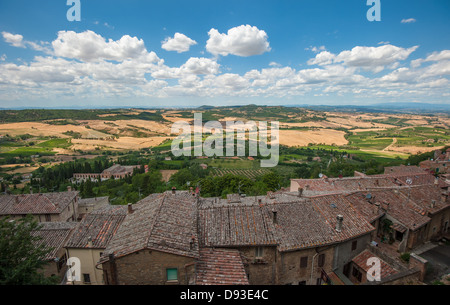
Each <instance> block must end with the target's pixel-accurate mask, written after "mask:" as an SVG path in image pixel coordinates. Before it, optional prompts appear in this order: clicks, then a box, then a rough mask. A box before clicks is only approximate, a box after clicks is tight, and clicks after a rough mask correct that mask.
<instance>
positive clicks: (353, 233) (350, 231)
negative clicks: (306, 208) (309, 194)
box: [311, 195, 374, 242]
mask: <svg viewBox="0 0 450 305" xmlns="http://www.w3.org/2000/svg"><path fill="white" fill-rule="evenodd" d="M311 202H312V204H313V205H314V207H315V208H316V209H317V210H318V211H319V212H320V213H321V215H322V216H323V217H324V218H325V220H326V223H327V225H328V226H329V227H330V228H331V229H333V230H334V229H335V228H336V225H337V216H338V215H341V216H343V217H344V221H343V223H342V231H341V232H339V233H337V232H336V231H335V230H334V232H333V233H334V234H335V237H334V239H335V240H336V241H339V242H340V241H344V240H348V239H352V238H355V237H357V236H361V235H365V234H368V233H370V232H372V231H374V227H373V226H372V225H371V224H370V223H369V222H368V221H367V220H366V219H365V218H364V217H363V216H362V215H360V214H359V213H358V212H357V210H356V209H354V208H353V206H352V205H351V203H350V202H349V201H348V200H346V199H345V197H344V196H343V195H333V196H319V197H314V198H311Z"/></svg>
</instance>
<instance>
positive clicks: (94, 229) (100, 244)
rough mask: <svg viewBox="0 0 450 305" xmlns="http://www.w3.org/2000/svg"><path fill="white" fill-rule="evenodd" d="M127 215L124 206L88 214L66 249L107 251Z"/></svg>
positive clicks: (111, 207)
mask: <svg viewBox="0 0 450 305" xmlns="http://www.w3.org/2000/svg"><path fill="white" fill-rule="evenodd" d="M126 214H127V207H124V206H105V207H102V208H100V209H98V210H97V211H94V212H91V213H89V214H87V215H86V216H85V217H84V218H83V220H82V221H81V222H80V223H79V224H78V225H77V227H76V228H75V231H74V233H73V235H72V237H71V238H70V239H69V240H68V241H67V243H66V245H65V247H66V248H77V249H83V248H94V249H105V248H106V246H107V245H108V243H109V242H110V241H111V239H112V238H113V236H114V235H115V234H116V232H117V230H118V229H119V227H120V225H121V223H122V221H123V220H124V219H125V216H126ZM90 242H92V245H90Z"/></svg>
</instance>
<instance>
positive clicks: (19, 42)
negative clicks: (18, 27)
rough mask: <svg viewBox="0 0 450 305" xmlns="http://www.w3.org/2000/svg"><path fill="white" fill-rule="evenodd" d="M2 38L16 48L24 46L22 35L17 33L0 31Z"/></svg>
mask: <svg viewBox="0 0 450 305" xmlns="http://www.w3.org/2000/svg"><path fill="white" fill-rule="evenodd" d="M2 35H3V39H4V40H5V41H6V42H7V43H9V44H10V45H12V46H13V47H16V48H25V44H24V42H23V36H22V35H19V34H16V35H15V34H11V33H8V32H2Z"/></svg>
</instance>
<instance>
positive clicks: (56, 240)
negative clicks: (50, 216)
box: [33, 222, 77, 260]
mask: <svg viewBox="0 0 450 305" xmlns="http://www.w3.org/2000/svg"><path fill="white" fill-rule="evenodd" d="M39 225H40V227H41V228H40V229H39V230H37V231H34V232H33V235H35V236H39V237H41V238H42V240H41V241H40V242H39V243H40V244H42V243H43V244H44V245H45V246H46V247H48V248H50V249H51V251H50V253H48V254H47V256H46V257H45V260H53V259H55V258H59V257H57V253H58V251H59V250H60V249H61V248H62V247H63V246H64V242H65V241H66V240H67V239H68V238H69V236H70V234H71V233H72V232H73V230H74V229H75V227H76V226H77V223H76V222H45V223H40V224H39Z"/></svg>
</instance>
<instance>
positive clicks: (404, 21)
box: [401, 18, 417, 23]
mask: <svg viewBox="0 0 450 305" xmlns="http://www.w3.org/2000/svg"><path fill="white" fill-rule="evenodd" d="M416 21H417V20H416V19H414V18H409V19H402V21H401V23H414V22H416Z"/></svg>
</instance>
